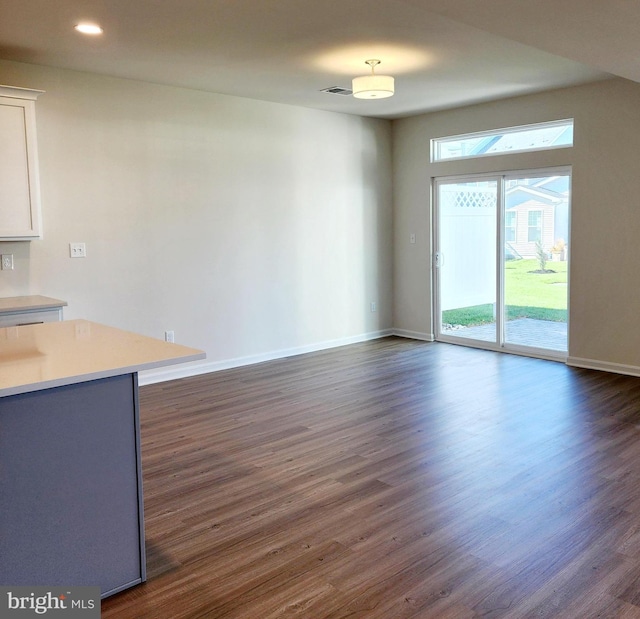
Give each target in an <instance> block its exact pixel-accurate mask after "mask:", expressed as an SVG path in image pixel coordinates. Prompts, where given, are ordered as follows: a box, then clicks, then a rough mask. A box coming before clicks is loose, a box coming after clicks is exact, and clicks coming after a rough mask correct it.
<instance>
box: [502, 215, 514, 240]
mask: <svg viewBox="0 0 640 619" xmlns="http://www.w3.org/2000/svg"><path fill="white" fill-rule="evenodd" d="M504 240H505V241H507V243H509V242H514V241H515V240H516V214H515V213H513V212H511V213H509V212H507V213H505V214H504Z"/></svg>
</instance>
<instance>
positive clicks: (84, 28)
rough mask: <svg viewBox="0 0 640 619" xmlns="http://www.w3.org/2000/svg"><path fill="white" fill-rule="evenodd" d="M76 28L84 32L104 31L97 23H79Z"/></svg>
mask: <svg viewBox="0 0 640 619" xmlns="http://www.w3.org/2000/svg"><path fill="white" fill-rule="evenodd" d="M74 28H75V29H76V30H77V31H78V32H82V34H102V33H103V32H104V30H103V29H102V28H100V26H98V25H97V24H86V23H85V24H77V25H76V26H74Z"/></svg>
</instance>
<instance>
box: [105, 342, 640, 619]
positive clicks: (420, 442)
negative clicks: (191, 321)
mask: <svg viewBox="0 0 640 619" xmlns="http://www.w3.org/2000/svg"><path fill="white" fill-rule="evenodd" d="M141 416H142V443H143V447H142V449H143V452H142V460H143V470H144V484H145V487H144V492H145V510H146V512H145V516H146V517H145V522H146V532H147V549H148V570H149V579H148V582H147V583H146V584H144V585H141V586H139V587H135V588H133V589H131V590H129V591H127V592H124V593H121V594H119V595H116V596H113V597H111V598H108V599H106V600H104V601H103V606H102V613H103V615H102V616H103V619H116V618H117V619H120V618H123V619H134V618H135V619H143V618H145V619H146V618H149V619H163V618H167V619H181V618H189V619H195V618H212V619H218V618H222V617H224V618H225V619H227V618H229V619H230V618H236V619H271V618H276V617H278V618H280V617H304V618H309V619H323V618H331V619H337V618H346V617H349V618H362V617H364V618H370V619H404V618H425V617H429V618H431V617H433V618H437V619H454V618H455V619H461V618H466V617H491V618H497V617H509V618H519V617H536V618H538V617H552V618H558V617H563V618H564V617H567V618H576V619H591V618H595V617H602V618H604V617H621V618H628V617H638V618H640V379H638V378H632V377H628V376H621V375H615V374H607V373H604V372H595V371H588V370H578V369H575V368H569V367H566V366H565V365H563V364H560V363H554V362H549V361H541V360H536V359H529V358H525V357H517V356H512V355H506V354H497V353H492V352H487V351H480V350H473V349H469V348H463V347H458V346H453V345H447V344H429V343H424V342H416V341H411V340H404V339H400V338H386V339H383V340H378V341H374V342H367V343H363V344H356V345H353V346H347V347H343V348H338V349H333V350H329V351H324V352H319V353H313V354H309V355H302V356H298V357H292V358H289V359H284V360H279V361H272V362H268V363H263V364H260V365H254V366H250V367H245V368H239V369H234V370H228V371H224V372H219V373H215V374H209V375H205V376H200V377H194V378H188V379H183V380H179V381H173V382H169V383H162V384H159V385H152V386H148V387H144V388H142V389H141Z"/></svg>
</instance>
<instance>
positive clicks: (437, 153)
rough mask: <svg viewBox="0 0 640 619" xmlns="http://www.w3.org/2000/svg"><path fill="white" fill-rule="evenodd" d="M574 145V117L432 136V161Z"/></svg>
mask: <svg viewBox="0 0 640 619" xmlns="http://www.w3.org/2000/svg"><path fill="white" fill-rule="evenodd" d="M570 146H573V119H572V118H570V119H568V120H556V121H553V122H548V123H538V124H536V125H525V126H522V127H507V128H505V129H496V130H493V131H479V132H477V133H467V134H465V135H453V136H449V137H444V138H438V139H434V140H431V161H445V160H447V159H466V158H468V157H488V156H491V155H501V154H504V153H521V152H526V151H532V150H548V149H552V148H567V147H570Z"/></svg>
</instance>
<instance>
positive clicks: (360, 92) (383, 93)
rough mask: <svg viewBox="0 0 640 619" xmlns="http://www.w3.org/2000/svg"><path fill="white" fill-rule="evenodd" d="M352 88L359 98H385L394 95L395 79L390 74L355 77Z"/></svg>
mask: <svg viewBox="0 0 640 619" xmlns="http://www.w3.org/2000/svg"><path fill="white" fill-rule="evenodd" d="M351 90H353V96H354V97H357V98H358V99H384V98H386V97H391V96H392V95H393V90H394V79H393V78H392V77H391V76H390V75H363V76H362V77H354V78H353V80H352V87H351Z"/></svg>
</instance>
